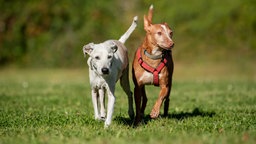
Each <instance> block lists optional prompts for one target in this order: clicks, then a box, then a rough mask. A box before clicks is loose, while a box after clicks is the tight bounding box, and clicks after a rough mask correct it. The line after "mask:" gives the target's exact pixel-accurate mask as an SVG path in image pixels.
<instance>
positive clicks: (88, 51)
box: [83, 43, 94, 56]
mask: <svg viewBox="0 0 256 144" xmlns="http://www.w3.org/2000/svg"><path fill="white" fill-rule="evenodd" d="M93 47H94V43H89V44H87V45H84V46H83V53H84V56H86V54H88V55H90V54H91V52H92V50H93Z"/></svg>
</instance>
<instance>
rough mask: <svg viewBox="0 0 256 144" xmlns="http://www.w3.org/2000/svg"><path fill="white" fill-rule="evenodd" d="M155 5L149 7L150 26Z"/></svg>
mask: <svg viewBox="0 0 256 144" xmlns="http://www.w3.org/2000/svg"><path fill="white" fill-rule="evenodd" d="M153 8H154V6H153V4H152V5H151V6H150V7H149V10H148V21H149V23H150V24H152V17H153Z"/></svg>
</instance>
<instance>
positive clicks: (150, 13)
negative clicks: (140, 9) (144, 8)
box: [144, 5, 153, 32]
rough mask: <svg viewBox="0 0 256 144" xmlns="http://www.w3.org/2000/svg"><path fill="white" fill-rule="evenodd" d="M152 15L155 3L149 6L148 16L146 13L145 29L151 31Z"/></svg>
mask: <svg viewBox="0 0 256 144" xmlns="http://www.w3.org/2000/svg"><path fill="white" fill-rule="evenodd" d="M152 17H153V5H151V6H150V7H149V10H148V16H146V15H144V29H145V31H147V32H148V31H149V27H150V26H151V25H152Z"/></svg>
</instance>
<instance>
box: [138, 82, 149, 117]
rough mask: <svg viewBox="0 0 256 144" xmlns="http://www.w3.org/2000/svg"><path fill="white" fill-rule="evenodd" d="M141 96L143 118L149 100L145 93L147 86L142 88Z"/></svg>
mask: <svg viewBox="0 0 256 144" xmlns="http://www.w3.org/2000/svg"><path fill="white" fill-rule="evenodd" d="M141 95H142V105H141V110H140V113H141V117H142V118H143V117H144V112H145V108H146V106H147V101H148V98H147V95H146V91H145V86H143V87H142V88H141Z"/></svg>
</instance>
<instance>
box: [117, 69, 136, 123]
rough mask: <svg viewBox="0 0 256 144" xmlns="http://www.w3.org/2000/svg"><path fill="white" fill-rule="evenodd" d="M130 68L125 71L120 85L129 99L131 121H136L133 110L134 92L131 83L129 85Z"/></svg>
mask: <svg viewBox="0 0 256 144" xmlns="http://www.w3.org/2000/svg"><path fill="white" fill-rule="evenodd" d="M128 68H129V66H127V68H126V69H125V70H124V72H123V75H122V77H121V78H120V84H121V87H122V88H123V90H124V92H125V93H126V95H127V97H128V114H129V117H130V119H131V120H133V119H134V110H133V97H132V92H131V89H130V83H129V73H128V72H129V69H128Z"/></svg>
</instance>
